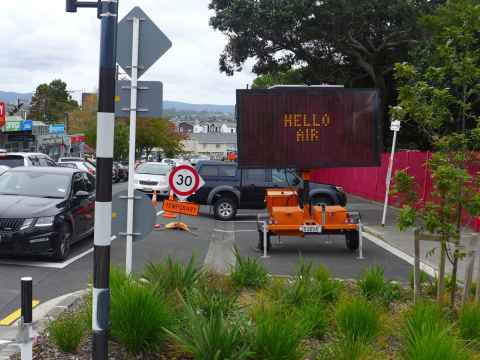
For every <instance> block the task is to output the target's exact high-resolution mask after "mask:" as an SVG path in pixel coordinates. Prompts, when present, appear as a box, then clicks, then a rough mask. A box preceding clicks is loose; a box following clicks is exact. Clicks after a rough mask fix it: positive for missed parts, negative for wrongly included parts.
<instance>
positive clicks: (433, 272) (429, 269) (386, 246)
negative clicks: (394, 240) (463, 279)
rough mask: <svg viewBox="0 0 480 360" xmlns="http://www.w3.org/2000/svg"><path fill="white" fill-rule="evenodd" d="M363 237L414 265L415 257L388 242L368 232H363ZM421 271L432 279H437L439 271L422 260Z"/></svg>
mask: <svg viewBox="0 0 480 360" xmlns="http://www.w3.org/2000/svg"><path fill="white" fill-rule="evenodd" d="M363 237H364V238H366V239H368V240H370V241H371V242H372V243H374V244H375V245H377V246H380V247H381V248H382V249H384V250H386V251H388V252H389V253H391V254H393V255H395V256H396V257H398V258H400V259H402V260H403V261H405V262H407V263H409V264H410V265H413V264H414V260H415V259H414V257H413V256H411V255H409V254H407V253H405V252H403V251H402V250H400V249H398V248H396V247H394V246H392V245H390V244H388V243H387V242H385V241H383V240H382V239H380V238H378V237H376V236H373V235H371V234H369V233H367V232H365V231H364V232H363ZM420 269H421V270H422V271H424V272H426V273H427V274H428V275H429V276H431V277H433V278H434V277H436V276H437V270H435V269H434V268H433V267H432V266H430V265H428V264H427V263H425V262H423V261H421V260H420Z"/></svg>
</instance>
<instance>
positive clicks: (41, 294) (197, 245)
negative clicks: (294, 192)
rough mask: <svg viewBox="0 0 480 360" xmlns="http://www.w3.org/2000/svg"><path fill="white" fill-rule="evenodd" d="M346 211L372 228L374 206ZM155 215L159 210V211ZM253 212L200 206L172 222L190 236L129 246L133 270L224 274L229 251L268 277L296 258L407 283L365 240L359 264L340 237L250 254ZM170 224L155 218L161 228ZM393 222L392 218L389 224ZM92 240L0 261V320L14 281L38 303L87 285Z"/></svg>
mask: <svg viewBox="0 0 480 360" xmlns="http://www.w3.org/2000/svg"><path fill="white" fill-rule="evenodd" d="M125 188H126V183H121V184H116V185H114V188H113V189H114V190H113V191H114V193H116V192H118V191H122V190H124V189H125ZM348 206H349V208H350V209H352V210H355V211H360V212H361V213H362V214H363V218H364V222H365V223H366V224H374V223H378V219H379V216H380V213H379V209H380V208H381V207H380V206H379V205H377V204H372V203H369V202H367V201H363V200H361V199H358V198H353V197H350V200H349V205H348ZM159 211H161V209H159ZM258 212H259V211H256V210H241V211H240V212H239V215H238V216H237V218H236V219H235V220H234V221H230V222H221V221H217V220H215V219H214V218H213V217H212V216H211V214H210V211H209V208H208V207H202V208H201V212H200V216H199V217H196V218H192V217H186V216H183V217H178V218H177V220H180V221H183V222H185V223H186V224H187V225H188V226H189V228H190V230H191V232H184V231H178V230H163V229H162V228H161V229H160V230H155V231H154V232H153V233H152V234H151V235H150V236H149V237H148V238H147V239H146V240H144V241H142V242H138V243H135V244H134V261H133V262H134V271H135V272H136V273H141V272H142V270H143V267H144V266H145V264H147V263H149V262H158V261H161V260H162V259H165V258H166V257H167V256H171V257H174V258H176V259H178V260H181V261H187V260H188V259H190V257H191V256H195V258H196V260H197V262H198V263H199V264H201V265H205V267H206V268H211V269H214V270H218V271H228V270H229V267H230V266H231V265H232V264H233V263H234V256H233V248H234V246H236V247H237V248H238V249H239V251H240V253H241V255H242V256H251V257H256V258H258V259H259V261H260V262H261V263H263V264H264V265H265V266H266V268H267V269H268V271H269V272H271V273H272V274H278V275H292V274H293V273H294V271H295V267H296V266H297V265H298V263H299V261H301V259H302V260H303V261H312V262H314V263H317V264H323V265H325V266H327V267H328V269H329V270H330V271H331V272H332V274H333V275H334V276H337V277H341V278H357V277H358V276H359V275H360V274H361V273H362V271H363V270H364V269H365V268H367V267H368V266H371V265H381V266H383V267H384V268H385V274H386V277H387V278H389V279H393V280H398V281H401V282H406V281H407V280H408V273H409V265H408V264H407V263H405V262H404V261H403V260H401V259H399V258H397V257H395V256H394V255H392V254H390V253H388V252H387V251H385V250H383V249H382V248H380V247H378V246H377V245H374V244H372V243H371V242H369V241H368V240H365V241H364V256H365V258H364V259H359V258H358V254H357V253H351V252H350V251H348V250H347V249H346V247H345V239H344V237H343V236H311V237H307V238H295V237H292V238H281V239H280V242H278V239H277V238H272V241H273V248H272V250H271V251H270V252H269V254H268V255H269V257H268V258H266V259H264V258H262V254H261V253H259V252H258V251H257V250H256V244H257V241H258V233H257V230H256V215H257V213H258ZM170 221H172V220H167V219H164V218H162V217H161V216H159V217H158V222H159V223H161V224H166V223H167V222H170ZM389 221H390V222H391V221H393V217H392V218H390V219H389ZM92 253H93V239H92V238H91V237H90V238H88V239H85V240H83V241H81V242H80V243H78V244H76V245H74V246H73V247H72V252H71V254H70V256H69V258H68V259H67V260H65V261H63V262H54V261H51V260H49V259H42V258H22V259H11V258H0V283H1V284H2V286H1V289H0V320H1V319H4V318H5V317H6V316H7V315H9V314H11V313H12V312H13V311H14V310H16V309H17V308H18V307H19V304H20V297H19V295H20V278H21V277H22V276H32V277H33V280H34V299H36V300H39V302H40V304H42V303H45V302H46V301H48V300H50V299H53V298H55V297H58V296H61V295H64V294H66V293H70V292H73V291H77V290H81V289H85V288H86V287H87V286H88V284H89V283H90V282H91V273H92V266H93V265H92ZM111 261H112V264H113V265H115V266H119V267H122V268H123V267H124V263H125V241H124V240H122V239H115V240H114V241H113V243H112V251H111Z"/></svg>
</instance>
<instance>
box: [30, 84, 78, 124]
mask: <svg viewBox="0 0 480 360" xmlns="http://www.w3.org/2000/svg"><path fill="white" fill-rule="evenodd" d="M76 109H78V103H77V102H76V101H75V100H73V99H72V96H71V95H70V94H69V92H68V91H67V84H66V83H65V82H63V81H62V80H60V79H56V80H53V81H52V82H51V83H50V84H40V85H38V86H37V89H36V91H35V94H34V95H33V96H32V103H31V110H30V118H31V119H32V120H38V121H44V122H46V123H56V122H63V121H64V119H65V113H67V112H70V111H73V110H76Z"/></svg>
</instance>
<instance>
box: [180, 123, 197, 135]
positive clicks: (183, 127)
mask: <svg viewBox="0 0 480 360" xmlns="http://www.w3.org/2000/svg"><path fill="white" fill-rule="evenodd" d="M177 129H178V132H180V133H182V134H191V133H193V130H194V126H193V125H192V124H189V123H187V122H181V123H180V124H178V125H177Z"/></svg>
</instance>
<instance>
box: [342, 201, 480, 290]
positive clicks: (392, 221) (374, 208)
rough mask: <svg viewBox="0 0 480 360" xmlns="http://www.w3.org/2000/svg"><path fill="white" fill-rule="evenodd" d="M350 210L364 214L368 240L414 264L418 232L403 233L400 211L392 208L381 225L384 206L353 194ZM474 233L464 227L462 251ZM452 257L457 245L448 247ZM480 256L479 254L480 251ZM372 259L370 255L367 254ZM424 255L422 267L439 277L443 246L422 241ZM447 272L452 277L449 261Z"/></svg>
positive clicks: (460, 277)
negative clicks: (399, 222) (441, 247)
mask: <svg viewBox="0 0 480 360" xmlns="http://www.w3.org/2000/svg"><path fill="white" fill-rule="evenodd" d="M347 207H348V209H349V210H350V211H359V212H360V213H361V215H362V222H363V224H364V233H363V235H364V238H365V239H367V240H369V241H371V242H373V243H375V244H376V245H378V246H380V247H382V248H384V249H385V250H387V251H389V252H391V253H392V254H394V255H396V256H398V257H400V258H402V259H403V260H405V261H406V262H408V263H410V264H412V265H413V259H414V232H413V230H407V231H400V230H399V229H398V227H397V224H396V222H397V217H398V212H399V211H398V209H396V208H394V207H388V211H387V221H386V224H385V226H382V225H381V219H382V212H383V204H380V203H377V202H373V201H370V200H365V199H363V198H360V197H356V196H353V195H350V196H349V202H348V205H347ZM472 233H474V232H473V231H472V230H471V229H469V228H464V229H463V231H462V236H461V241H460V246H461V248H462V252H465V251H467V250H468V249H469V243H470V239H471V234H472ZM448 248H449V254H451V256H452V258H453V255H452V254H453V245H450V244H449V246H448ZM477 254H478V252H477ZM366 256H368V254H367V255H366ZM420 256H421V268H422V270H423V271H425V272H426V273H427V274H428V275H430V276H432V277H435V276H436V274H437V271H438V263H439V258H440V243H439V242H435V241H425V240H422V241H420ZM479 260H480V259H479V258H478V255H477V259H476V262H475V272H474V276H475V277H476V276H477V274H478V267H479V262H480V261H479ZM446 264H447V270H446V273H447V274H450V273H451V269H452V265H451V263H450V261H448V259H447V262H446ZM465 266H466V261H465V260H460V261H459V266H458V268H459V271H458V280H459V281H460V282H463V279H464V276H465Z"/></svg>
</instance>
